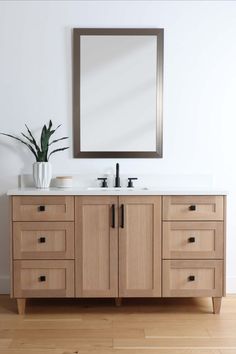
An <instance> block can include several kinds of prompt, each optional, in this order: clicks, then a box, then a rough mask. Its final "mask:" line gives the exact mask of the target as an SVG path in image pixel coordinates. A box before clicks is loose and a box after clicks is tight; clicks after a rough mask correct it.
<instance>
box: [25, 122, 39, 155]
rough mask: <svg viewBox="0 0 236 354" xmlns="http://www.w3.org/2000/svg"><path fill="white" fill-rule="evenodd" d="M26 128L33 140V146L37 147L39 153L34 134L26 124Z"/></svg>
mask: <svg viewBox="0 0 236 354" xmlns="http://www.w3.org/2000/svg"><path fill="white" fill-rule="evenodd" d="M25 126H26V129H27V130H28V133H29V135H30V136H31V138H32V144H33V145H34V146H35V149H36V151H37V152H39V151H40V148H39V146H38V144H37V143H36V140H35V138H34V136H33V134H32V133H31V131H30V130H29V128H28V126H27V125H26V124H25Z"/></svg>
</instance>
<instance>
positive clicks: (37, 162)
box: [34, 161, 51, 164]
mask: <svg viewBox="0 0 236 354" xmlns="http://www.w3.org/2000/svg"><path fill="white" fill-rule="evenodd" d="M39 163H51V162H50V161H35V162H34V164H39Z"/></svg>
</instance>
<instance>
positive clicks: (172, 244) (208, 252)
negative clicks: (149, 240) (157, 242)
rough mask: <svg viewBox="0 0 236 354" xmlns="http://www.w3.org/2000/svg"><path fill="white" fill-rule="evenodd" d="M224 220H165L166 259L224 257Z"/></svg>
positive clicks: (164, 253)
mask: <svg viewBox="0 0 236 354" xmlns="http://www.w3.org/2000/svg"><path fill="white" fill-rule="evenodd" d="M223 252H224V230H223V222H221V221H215V222H208V221H204V222H199V221H198V222H181V221H176V222H168V221H165V222H163V241H162V254H163V258H165V259H171V258H172V259H194V258H195V259H204V258H205V259H207V258H215V259H217V258H218V259H223V256H224V254H223Z"/></svg>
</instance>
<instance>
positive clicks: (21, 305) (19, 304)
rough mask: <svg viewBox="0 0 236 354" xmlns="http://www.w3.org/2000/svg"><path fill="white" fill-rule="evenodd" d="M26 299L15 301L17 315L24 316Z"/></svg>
mask: <svg viewBox="0 0 236 354" xmlns="http://www.w3.org/2000/svg"><path fill="white" fill-rule="evenodd" d="M25 305H26V299H17V308H18V313H19V315H24V314H25Z"/></svg>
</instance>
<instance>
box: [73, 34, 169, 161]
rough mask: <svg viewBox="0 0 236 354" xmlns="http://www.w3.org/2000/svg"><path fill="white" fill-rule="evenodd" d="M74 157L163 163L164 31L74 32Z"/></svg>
mask: <svg viewBox="0 0 236 354" xmlns="http://www.w3.org/2000/svg"><path fill="white" fill-rule="evenodd" d="M73 41H74V48H73V49H74V53H73V55H74V57H73V59H74V62H73V115H74V157H78V158H90V157H91V158H106V157H107V158H116V157H117V158H122V157H127V158H156V157H162V96H163V92H162V91H163V29H79V28H76V29H74V33H73Z"/></svg>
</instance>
